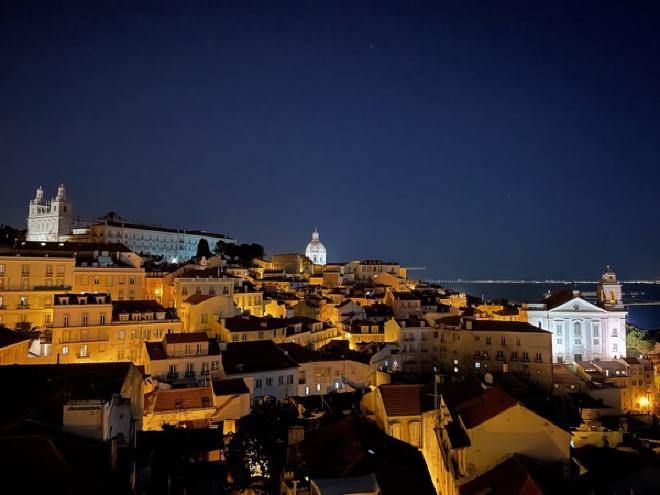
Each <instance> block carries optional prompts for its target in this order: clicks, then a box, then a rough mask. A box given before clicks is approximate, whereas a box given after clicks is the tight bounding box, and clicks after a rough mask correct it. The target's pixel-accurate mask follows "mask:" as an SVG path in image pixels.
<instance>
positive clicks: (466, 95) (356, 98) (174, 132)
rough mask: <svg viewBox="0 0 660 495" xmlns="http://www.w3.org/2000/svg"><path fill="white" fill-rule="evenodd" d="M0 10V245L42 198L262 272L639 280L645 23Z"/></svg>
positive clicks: (658, 244) (609, 17)
mask: <svg viewBox="0 0 660 495" xmlns="http://www.w3.org/2000/svg"><path fill="white" fill-rule="evenodd" d="M100 4H111V5H100ZM0 5H1V7H0V167H1V170H2V172H3V174H2V180H0V195H1V196H0V207H1V208H0V223H8V224H11V225H14V226H16V227H20V228H24V227H25V217H26V215H27V203H28V200H29V199H30V198H32V197H33V195H34V190H35V188H36V186H38V185H43V186H44V187H45V189H46V195H47V196H48V197H50V196H52V195H54V194H55V190H56V187H57V185H58V184H59V183H60V182H64V183H65V184H66V185H67V188H68V193H69V195H70V197H71V199H72V201H73V202H74V210H75V213H76V214H77V215H80V216H82V217H91V216H96V215H101V214H103V213H105V212H107V211H110V210H114V211H117V212H118V213H119V214H121V215H123V216H124V217H126V218H128V219H131V220H139V221H143V222H150V223H158V224H162V225H167V226H172V227H185V228H191V229H192V228H203V229H206V230H210V231H219V232H227V233H229V234H231V235H233V236H235V237H236V238H238V239H239V240H240V241H242V242H260V243H262V244H264V245H265V247H266V250H267V252H268V253H274V252H290V251H302V250H304V247H305V245H306V243H307V242H308V239H309V237H310V232H311V230H312V229H313V228H314V227H315V226H318V228H319V230H320V233H321V240H322V241H323V242H324V243H325V244H326V246H327V248H328V252H329V256H328V257H329V259H330V260H331V261H348V260H350V259H358V258H364V257H377V258H383V259H388V260H389V259H394V260H399V261H401V262H402V263H404V264H407V265H409V266H426V267H427V268H428V270H427V271H426V273H425V274H422V273H420V272H416V274H415V276H426V277H429V278H446V277H464V278H469V277H521V278H522V277H530V278H531V277H543V278H545V277H567V278H571V277H591V278H593V277H596V276H597V275H598V274H599V273H600V270H601V268H602V266H604V265H605V264H606V263H610V264H612V265H614V266H615V268H616V269H617V271H618V272H619V275H620V276H621V277H622V278H631V277H658V278H660V257H659V256H658V253H659V252H660V228H659V227H660V208H659V204H658V197H659V196H658V186H659V185H660V6H659V2H634V1H625V2H624V1H621V0H617V1H611V2H605V1H591V2H590V1H580V2H576V1H575V0H570V1H566V2H560V1H556V0H554V1H549V2H541V1H534V2H530V1H521V2H500V1H498V2H483V1H481V2H472V1H467V0H460V1H457V2H440V1H435V2H429V3H425V2H419V1H415V2H410V1H401V2H384V1H382V0H381V1H374V2H362V1H348V0H347V1H344V2H332V1H320V0H313V1H308V2H292V1H286V2H256V3H252V2H246V1H237V2H231V3H224V4H220V3H219V2H201V1H200V2H163V1H159V2H153V3H147V2H128V3H126V4H122V2H116V1H113V2H90V1H87V2H84V3H81V4H75V3H72V2H58V1H53V0H49V1H45V2H43V3H33V2H28V1H14V0H11V1H3V2H2V3H0Z"/></svg>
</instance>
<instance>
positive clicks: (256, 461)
mask: <svg viewBox="0 0 660 495" xmlns="http://www.w3.org/2000/svg"><path fill="white" fill-rule="evenodd" d="M296 418H297V415H296V412H295V410H294V409H293V408H291V407H289V406H285V405H277V404H264V405H260V406H256V407H255V408H254V409H253V410H252V412H251V413H250V414H248V415H247V416H243V417H242V418H241V419H240V420H239V421H238V429H237V431H236V433H234V435H233V436H232V438H231V440H230V441H229V443H227V445H226V447H225V459H226V466H227V470H228V471H229V473H230V474H231V477H232V480H233V483H234V487H235V488H238V489H243V490H244V489H247V488H249V487H250V486H251V485H252V484H253V483H254V482H257V481H263V482H264V485H265V486H266V487H270V488H272V489H276V487H277V486H278V479H277V477H278V475H279V473H280V471H281V469H282V466H283V465H284V460H285V456H286V445H287V439H288V432H289V426H291V425H292V424H294V422H295V421H296Z"/></svg>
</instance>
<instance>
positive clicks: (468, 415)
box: [456, 388, 517, 429]
mask: <svg viewBox="0 0 660 495" xmlns="http://www.w3.org/2000/svg"><path fill="white" fill-rule="evenodd" d="M516 404H517V402H516V401H515V400H514V399H513V398H512V397H511V396H510V395H509V394H507V393H506V392H504V391H503V390H501V389H499V388H489V389H486V390H485V391H484V392H483V393H482V394H480V395H478V396H477V397H474V398H472V399H469V400H467V401H465V402H462V403H461V404H459V405H458V406H457V407H456V410H457V411H458V413H459V414H460V416H461V419H462V420H463V424H464V425H465V427H466V428H468V429H470V428H475V427H477V426H479V425H480V424H482V423H484V422H486V421H488V420H489V419H492V418H494V417H496V416H498V415H499V414H501V413H503V412H504V411H506V410H507V409H509V408H511V407H513V406H515V405H516Z"/></svg>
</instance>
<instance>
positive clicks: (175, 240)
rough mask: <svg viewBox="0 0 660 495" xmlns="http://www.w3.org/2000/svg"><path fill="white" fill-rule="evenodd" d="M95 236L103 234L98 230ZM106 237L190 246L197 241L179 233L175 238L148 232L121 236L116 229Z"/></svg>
mask: <svg viewBox="0 0 660 495" xmlns="http://www.w3.org/2000/svg"><path fill="white" fill-rule="evenodd" d="M95 234H96V236H97V237H102V236H103V234H102V233H101V232H100V231H97V232H95ZM108 237H116V238H120V237H123V238H124V239H136V240H141V241H156V242H168V243H178V244H190V245H191V246H192V245H193V244H194V245H196V244H197V243H198V242H199V241H196V240H195V239H194V238H189V239H187V240H186V239H185V238H184V237H182V236H181V235H178V236H177V237H176V238H172V237H170V238H167V237H160V238H159V237H157V236H154V235H149V234H135V233H132V234H127V233H125V232H124V235H123V236H122V234H121V232H120V231H118V230H111V231H110V232H108Z"/></svg>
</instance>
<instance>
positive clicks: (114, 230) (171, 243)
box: [72, 215, 236, 263]
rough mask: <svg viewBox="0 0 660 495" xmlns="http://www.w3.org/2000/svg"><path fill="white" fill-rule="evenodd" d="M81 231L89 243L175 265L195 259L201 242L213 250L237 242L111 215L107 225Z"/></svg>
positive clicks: (224, 237)
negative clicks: (117, 247) (160, 258)
mask: <svg viewBox="0 0 660 495" xmlns="http://www.w3.org/2000/svg"><path fill="white" fill-rule="evenodd" d="M77 230H85V231H87V232H85V233H83V234H82V235H83V236H85V237H88V239H89V242H103V243H122V244H124V245H126V246H128V248H129V249H131V251H134V252H136V253H141V254H144V255H151V256H163V257H164V258H165V259H166V260H168V261H170V262H172V263H176V262H179V261H186V260H189V259H190V258H192V257H194V256H195V255H196V254H197V245H198V243H199V241H200V240H201V239H206V241H207V242H208V243H209V248H211V250H213V248H214V247H215V245H216V244H217V243H218V241H222V242H226V243H229V244H233V243H235V242H236V240H235V239H232V238H230V237H227V236H226V235H224V234H213V233H211V232H206V231H203V230H182V229H170V228H166V227H156V226H151V225H142V224H136V223H129V222H125V221H124V220H123V219H121V218H119V217H118V216H116V215H107V216H106V219H105V220H104V221H103V223H97V224H96V225H92V226H91V227H89V228H88V229H77ZM72 240H77V239H75V238H74V239H72ZM81 240H82V239H81Z"/></svg>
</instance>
